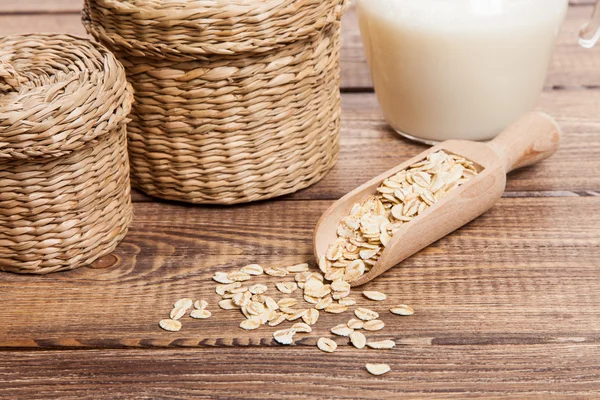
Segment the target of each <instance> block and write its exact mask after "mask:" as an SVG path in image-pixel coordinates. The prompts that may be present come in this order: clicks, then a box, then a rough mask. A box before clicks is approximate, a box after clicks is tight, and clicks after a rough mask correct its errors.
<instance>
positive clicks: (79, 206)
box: [0, 35, 133, 274]
mask: <svg viewBox="0 0 600 400" xmlns="http://www.w3.org/2000/svg"><path fill="white" fill-rule="evenodd" d="M132 98H133V95H132V89H131V87H130V85H128V84H127V81H126V76H125V71H124V69H123V67H122V66H121V65H120V64H119V63H118V62H117V61H116V59H115V58H114V56H113V55H112V54H111V53H110V52H108V51H107V50H106V49H105V48H103V47H102V46H100V45H97V44H93V43H91V42H89V41H87V40H85V39H80V38H76V37H73V36H67V35H47V36H46V35H44V36H42V35H26V36H9V37H6V38H3V39H0V270H3V271H12V272H19V273H32V274H45V273H48V272H54V271H60V270H67V269H73V268H77V267H80V266H82V265H85V264H89V263H91V262H93V261H94V260H96V259H97V258H98V257H100V256H102V255H105V254H107V253H109V252H111V251H112V250H113V249H114V248H115V246H116V245H117V244H118V243H119V241H120V240H121V239H122V238H123V237H124V236H125V234H126V233H127V228H128V226H129V222H130V221H131V197H130V183H129V164H128V158H127V134H126V123H127V115H128V113H129V112H130V111H131V101H132Z"/></svg>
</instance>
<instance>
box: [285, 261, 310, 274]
mask: <svg viewBox="0 0 600 400" xmlns="http://www.w3.org/2000/svg"><path fill="white" fill-rule="evenodd" d="M285 269H286V270H287V271H288V272H290V273H294V272H305V271H308V264H306V263H302V264H296V265H291V266H289V267H286V268H285Z"/></svg>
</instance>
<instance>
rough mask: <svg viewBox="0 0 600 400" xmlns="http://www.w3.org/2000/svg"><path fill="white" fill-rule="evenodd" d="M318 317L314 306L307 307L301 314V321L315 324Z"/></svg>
mask: <svg viewBox="0 0 600 400" xmlns="http://www.w3.org/2000/svg"><path fill="white" fill-rule="evenodd" d="M318 319H319V311H318V310H316V309H314V308H310V309H308V310H307V311H306V313H305V314H304V315H302V321H304V322H306V323H307V324H308V325H314V324H316V323H317V320H318Z"/></svg>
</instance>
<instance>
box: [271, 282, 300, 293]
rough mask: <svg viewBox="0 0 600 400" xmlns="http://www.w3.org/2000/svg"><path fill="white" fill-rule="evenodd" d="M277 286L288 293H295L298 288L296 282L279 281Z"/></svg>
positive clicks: (282, 291)
mask: <svg viewBox="0 0 600 400" xmlns="http://www.w3.org/2000/svg"><path fill="white" fill-rule="evenodd" d="M275 286H276V287H277V290H279V291H280V292H281V293H286V294H290V293H293V292H294V291H295V290H296V289H298V285H297V284H296V282H277V283H276V284H275Z"/></svg>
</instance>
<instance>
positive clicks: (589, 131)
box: [290, 90, 600, 199]
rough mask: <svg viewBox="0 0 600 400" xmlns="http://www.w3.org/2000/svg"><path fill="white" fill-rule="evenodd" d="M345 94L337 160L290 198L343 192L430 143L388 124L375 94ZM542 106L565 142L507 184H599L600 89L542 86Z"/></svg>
mask: <svg viewBox="0 0 600 400" xmlns="http://www.w3.org/2000/svg"><path fill="white" fill-rule="evenodd" d="M342 99H343V101H342V109H343V116H342V140H341V151H340V157H339V160H338V162H337V165H336V166H335V167H334V168H333V170H332V171H331V172H330V173H329V174H328V175H327V176H326V177H325V178H324V179H323V180H322V181H321V182H319V183H318V184H316V185H314V186H313V187H311V188H308V189H306V190H303V191H301V192H299V193H296V194H294V195H292V196H290V197H291V198H294V199H316V198H319V199H336V198H339V197H341V196H343V195H344V194H346V193H347V192H349V191H350V190H352V189H354V188H355V187H356V186H358V185H359V184H361V183H363V182H366V181H367V180H368V179H370V178H372V177H374V176H376V175H379V174H380V173H382V172H384V171H386V170H388V169H390V168H392V167H394V166H396V165H398V164H400V163H401V162H402V161H404V160H406V159H408V158H410V157H413V156H414V155H415V154H418V153H420V152H421V151H423V150H424V149H425V148H426V147H425V146H422V145H418V144H415V143H413V142H410V141H408V140H404V139H401V138H399V136H398V135H397V134H395V133H394V132H393V131H392V130H391V129H390V128H389V127H388V125H387V124H386V123H385V121H384V120H383V116H382V114H381V111H380V110H379V107H378V104H377V99H376V97H375V95H373V94H367V93H356V94H350V93H345V94H344V95H343V96H342ZM583 99H585V100H583ZM538 108H539V109H540V110H543V111H545V112H548V113H550V114H551V115H553V116H555V118H557V120H558V121H559V123H560V125H561V127H562V129H563V131H564V138H563V143H562V146H561V148H560V150H559V151H558V153H557V154H556V155H554V156H553V157H552V158H550V159H548V160H546V161H544V162H542V163H540V164H538V165H535V166H532V167H530V168H525V169H522V170H520V171H516V172H514V173H512V174H510V176H509V179H508V184H507V190H508V191H509V192H529V191H561V192H567V195H568V194H569V193H568V192H585V191H597V190H599V189H600V176H599V175H598V173H597V171H600V160H599V159H598V157H597V154H598V153H599V152H600V140H599V139H598V138H599V137H600V136H599V133H600V125H599V124H598V122H597V118H596V115H597V113H598V112H597V110H600V91H596V90H580V91H567V90H559V91H550V92H544V93H543V95H542V97H541V100H540V105H539V107H538ZM365 155H366V156H367V157H368V162H366V161H365Z"/></svg>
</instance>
